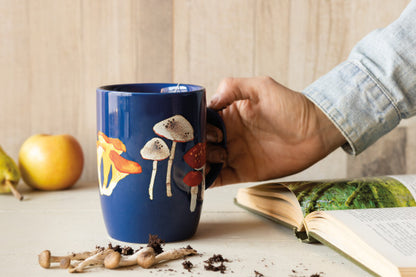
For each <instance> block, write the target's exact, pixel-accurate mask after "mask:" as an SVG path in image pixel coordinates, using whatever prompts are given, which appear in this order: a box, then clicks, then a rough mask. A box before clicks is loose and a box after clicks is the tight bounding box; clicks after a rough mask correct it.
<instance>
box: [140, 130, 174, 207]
mask: <svg viewBox="0 0 416 277" xmlns="http://www.w3.org/2000/svg"><path fill="white" fill-rule="evenodd" d="M140 154H141V155H142V158H143V159H145V160H152V161H153V169H152V176H151V178H150V184H149V197H150V200H153V185H154V183H155V177H156V171H157V162H158V161H162V160H165V159H167V158H168V157H169V155H170V151H169V148H168V146H167V145H166V143H165V142H164V141H163V140H162V139H160V138H152V139H151V140H149V141H148V142H147V143H146V144H145V145H144V146H143V148H142V150H140Z"/></svg>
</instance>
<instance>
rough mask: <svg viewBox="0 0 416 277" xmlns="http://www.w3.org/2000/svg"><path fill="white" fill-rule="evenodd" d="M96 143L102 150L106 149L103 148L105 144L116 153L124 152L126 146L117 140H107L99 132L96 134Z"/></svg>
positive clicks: (107, 138)
mask: <svg viewBox="0 0 416 277" xmlns="http://www.w3.org/2000/svg"><path fill="white" fill-rule="evenodd" d="M98 141H99V142H100V144H101V146H102V147H103V148H104V149H106V148H107V147H106V146H105V144H107V145H110V147H112V148H114V149H115V150H117V151H118V152H126V146H125V145H124V143H123V142H122V141H121V140H119V139H118V138H109V137H107V136H106V135H105V134H104V133H103V132H101V131H99V132H98Z"/></svg>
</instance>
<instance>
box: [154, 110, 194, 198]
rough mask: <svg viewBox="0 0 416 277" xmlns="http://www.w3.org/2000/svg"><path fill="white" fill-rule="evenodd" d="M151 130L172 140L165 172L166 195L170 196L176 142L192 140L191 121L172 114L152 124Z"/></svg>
mask: <svg viewBox="0 0 416 277" xmlns="http://www.w3.org/2000/svg"><path fill="white" fill-rule="evenodd" d="M153 131H154V132H155V133H156V134H157V135H159V136H161V137H164V138H166V139H169V140H171V141H172V148H171V150H170V157H169V161H168V168H167V173H166V195H167V196H168V197H171V196H172V188H171V172H172V164H173V159H174V158H175V150H176V143H178V142H188V141H191V140H193V139H194V129H193V128H192V125H191V123H189V121H188V120H186V118H184V117H183V116H182V115H174V116H172V117H169V118H167V119H165V120H162V121H160V122H158V123H156V124H155V125H154V126H153Z"/></svg>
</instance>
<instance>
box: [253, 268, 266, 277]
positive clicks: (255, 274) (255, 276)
mask: <svg viewBox="0 0 416 277" xmlns="http://www.w3.org/2000/svg"><path fill="white" fill-rule="evenodd" d="M254 277H264V275H263V274H261V273H260V272H258V271H257V270H254Z"/></svg>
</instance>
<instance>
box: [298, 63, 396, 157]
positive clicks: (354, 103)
mask: <svg viewBox="0 0 416 277" xmlns="http://www.w3.org/2000/svg"><path fill="white" fill-rule="evenodd" d="M302 93H303V94H304V95H305V96H306V97H308V99H309V100H311V101H312V102H313V103H314V104H315V105H317V106H318V107H319V108H320V109H321V110H322V111H323V112H324V113H325V114H326V115H327V116H328V118H329V119H330V120H331V121H332V122H333V123H334V125H335V126H336V127H337V128H338V129H339V130H340V131H341V133H342V134H343V136H344V137H345V138H346V140H347V143H346V144H345V145H343V146H342V147H343V149H344V150H345V151H346V152H347V153H349V154H352V155H358V154H359V153H361V152H362V151H364V150H365V149H366V148H367V147H369V146H370V145H371V144H373V143H374V142H375V141H376V140H377V139H378V138H380V137H382V136H383V135H384V134H386V133H388V132H389V131H390V130H392V129H393V128H394V127H396V126H397V125H398V124H399V122H400V119H401V118H400V112H399V110H398V107H397V106H396V105H395V103H394V100H393V98H392V97H391V96H390V94H389V92H388V91H387V90H386V89H385V88H384V87H383V85H382V84H381V83H379V82H378V81H377V79H376V78H374V76H372V74H371V73H370V72H369V71H368V70H367V69H366V68H365V67H364V66H363V65H362V64H361V63H360V62H359V61H352V60H349V61H346V62H343V63H341V64H340V65H338V66H337V67H335V68H334V69H333V70H331V71H330V72H329V73H327V74H326V75H324V76H323V77H321V78H319V79H318V80H317V81H315V82H314V83H312V84H311V85H310V86H308V87H307V88H305V90H304V91H303V92H302Z"/></svg>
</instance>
